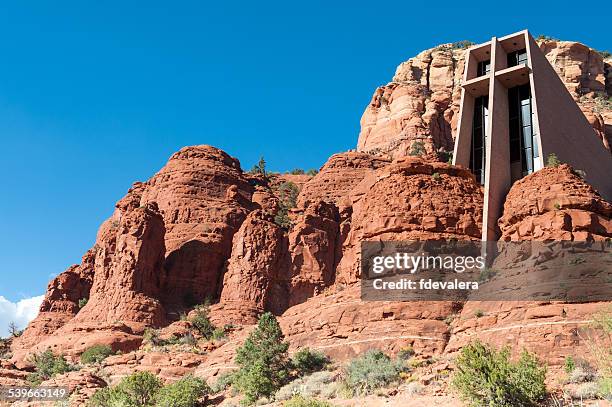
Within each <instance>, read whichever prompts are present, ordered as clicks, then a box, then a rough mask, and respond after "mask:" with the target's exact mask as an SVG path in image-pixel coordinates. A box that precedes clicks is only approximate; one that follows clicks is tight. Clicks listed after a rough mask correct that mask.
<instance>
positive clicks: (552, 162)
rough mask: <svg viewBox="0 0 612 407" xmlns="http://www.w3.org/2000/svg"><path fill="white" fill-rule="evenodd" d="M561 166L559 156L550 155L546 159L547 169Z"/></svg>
mask: <svg viewBox="0 0 612 407" xmlns="http://www.w3.org/2000/svg"><path fill="white" fill-rule="evenodd" d="M559 165H561V160H559V158H558V157H557V154H555V153H550V154H548V157H547V158H546V166H547V167H558V166H559Z"/></svg>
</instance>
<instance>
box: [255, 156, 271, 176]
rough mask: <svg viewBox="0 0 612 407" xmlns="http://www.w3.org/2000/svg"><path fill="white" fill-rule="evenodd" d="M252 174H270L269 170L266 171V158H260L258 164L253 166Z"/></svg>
mask: <svg viewBox="0 0 612 407" xmlns="http://www.w3.org/2000/svg"><path fill="white" fill-rule="evenodd" d="M251 174H259V175H263V176H264V177H267V176H268V172H267V171H266V160H264V158H263V156H262V157H260V158H259V161H258V162H257V164H255V165H254V166H253V168H251Z"/></svg>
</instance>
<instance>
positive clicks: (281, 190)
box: [274, 181, 300, 229]
mask: <svg viewBox="0 0 612 407" xmlns="http://www.w3.org/2000/svg"><path fill="white" fill-rule="evenodd" d="M299 193H300V191H299V189H298V187H297V186H296V185H295V184H294V183H293V182H290V181H286V182H283V183H282V184H280V185H279V187H278V191H277V194H278V212H277V213H276V215H275V216H274V222H275V223H276V224H277V225H279V226H280V227H282V228H285V229H289V228H290V227H291V224H292V223H291V219H290V218H289V210H290V209H292V208H295V207H296V205H297V197H298V194H299Z"/></svg>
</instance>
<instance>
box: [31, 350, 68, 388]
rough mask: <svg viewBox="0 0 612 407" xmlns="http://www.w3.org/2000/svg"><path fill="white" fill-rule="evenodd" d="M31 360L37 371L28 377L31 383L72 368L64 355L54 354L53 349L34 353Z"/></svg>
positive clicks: (36, 382) (39, 381)
mask: <svg viewBox="0 0 612 407" xmlns="http://www.w3.org/2000/svg"><path fill="white" fill-rule="evenodd" d="M31 362H32V363H33V364H34V370H35V371H34V373H30V374H29V375H28V377H27V380H28V382H29V383H30V384H40V383H41V382H43V381H45V380H48V379H50V378H52V377H53V376H55V375H58V374H62V373H66V372H69V371H70V370H72V367H71V366H70V365H69V364H68V362H66V359H65V358H64V356H63V355H56V354H54V353H53V352H52V351H51V349H47V350H46V351H44V352H42V353H38V354H36V355H34V356H33V357H32V359H31Z"/></svg>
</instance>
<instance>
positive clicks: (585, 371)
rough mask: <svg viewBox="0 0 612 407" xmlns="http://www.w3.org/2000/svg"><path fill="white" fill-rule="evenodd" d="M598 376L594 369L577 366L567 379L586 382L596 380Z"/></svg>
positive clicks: (574, 381)
mask: <svg viewBox="0 0 612 407" xmlns="http://www.w3.org/2000/svg"><path fill="white" fill-rule="evenodd" d="M596 377H597V375H596V374H595V371H594V370H593V369H589V368H584V367H581V366H577V367H575V368H574V369H573V370H572V371H571V372H570V374H569V377H568V378H567V381H568V382H570V383H585V382H590V381H593V380H595V379H596Z"/></svg>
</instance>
